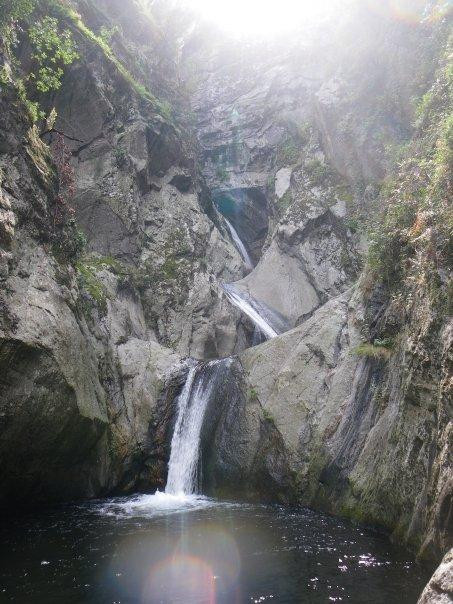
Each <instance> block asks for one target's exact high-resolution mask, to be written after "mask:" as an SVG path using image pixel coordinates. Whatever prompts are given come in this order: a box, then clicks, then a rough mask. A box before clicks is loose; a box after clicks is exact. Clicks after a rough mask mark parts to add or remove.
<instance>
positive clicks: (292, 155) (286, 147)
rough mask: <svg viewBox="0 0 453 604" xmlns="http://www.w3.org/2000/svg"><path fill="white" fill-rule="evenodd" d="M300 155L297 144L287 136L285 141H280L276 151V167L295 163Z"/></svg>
mask: <svg viewBox="0 0 453 604" xmlns="http://www.w3.org/2000/svg"><path fill="white" fill-rule="evenodd" d="M299 156H300V150H299V145H298V144H297V141H296V140H295V138H293V137H288V138H287V139H286V140H285V141H283V142H282V143H280V145H279V146H278V148H277V152H276V159H275V161H276V165H277V167H283V166H288V165H291V164H295V163H296V162H297V161H298V159H299Z"/></svg>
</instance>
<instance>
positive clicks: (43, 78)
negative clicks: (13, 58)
mask: <svg viewBox="0 0 453 604" xmlns="http://www.w3.org/2000/svg"><path fill="white" fill-rule="evenodd" d="M28 36H29V38H30V42H31V45H32V47H33V52H32V58H33V59H34V60H35V61H36V62H37V64H38V70H37V75H35V74H34V73H31V74H30V76H29V77H30V79H34V80H35V85H36V89H37V90H38V91H39V92H49V91H50V90H59V88H60V87H61V80H62V77H63V74H64V67H65V66H67V65H71V63H73V62H74V61H75V60H76V59H78V58H79V55H78V53H77V51H76V47H75V42H74V40H73V38H72V34H71V32H70V31H69V30H68V29H65V30H63V31H59V27H58V21H57V19H55V18H54V17H44V18H43V19H41V20H40V21H38V22H37V23H35V24H34V25H32V26H31V27H30V29H29V30H28Z"/></svg>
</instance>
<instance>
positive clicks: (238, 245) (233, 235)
mask: <svg viewBox="0 0 453 604" xmlns="http://www.w3.org/2000/svg"><path fill="white" fill-rule="evenodd" d="M224 220H225V222H226V225H227V227H228V230H229V231H230V234H231V238H232V239H233V243H234V245H235V246H236V248H237V250H238V251H239V253H240V254H241V256H242V259H243V260H244V264H245V265H246V267H247V268H248V269H250V270H251V269H252V268H253V262H252V259H251V258H250V254H249V253H248V251H247V248H246V247H245V245H244V244H243V243H242V241H241V238H240V237H239V235H238V233H237V231H236V229H235V228H234V226H233V225H232V224H231V222H230V221H229V220H228V218H225V216H224Z"/></svg>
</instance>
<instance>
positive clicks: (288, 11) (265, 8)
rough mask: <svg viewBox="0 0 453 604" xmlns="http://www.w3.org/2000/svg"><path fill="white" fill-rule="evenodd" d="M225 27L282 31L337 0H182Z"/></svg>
mask: <svg viewBox="0 0 453 604" xmlns="http://www.w3.org/2000/svg"><path fill="white" fill-rule="evenodd" d="M183 3H184V4H185V5H186V6H189V7H191V8H193V9H195V10H196V11H197V12H199V13H201V14H202V15H203V17H204V18H205V19H207V20H209V21H212V22H214V23H215V24H216V25H218V26H220V27H221V28H222V29H225V30H228V31H230V32H235V33H239V34H241V33H242V34H243V33H254V34H265V33H269V32H273V33H281V32H285V31H289V30H291V29H294V28H296V27H298V26H299V25H300V24H302V23H303V22H306V21H312V20H314V19H316V18H319V17H320V16H322V15H324V14H326V13H327V12H328V11H329V10H331V9H332V6H333V5H335V4H337V2H336V1H334V0H279V1H278V2H275V0H183Z"/></svg>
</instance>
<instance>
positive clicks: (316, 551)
mask: <svg viewBox="0 0 453 604" xmlns="http://www.w3.org/2000/svg"><path fill="white" fill-rule="evenodd" d="M0 544H1V545H0V553H1V560H0V562H1V566H0V602H20V603H21V604H22V603H24V604H35V603H36V604H51V603H62V604H63V603H64V604H71V603H89V604H94V603H96V604H103V603H109V604H120V603H121V604H170V603H183V604H195V603H196V604H198V603H200V604H205V603H206V604H236V603H237V604H242V603H261V602H272V603H274V602H275V603H276V602H279V603H301V602H304V603H307V604H318V603H321V602H326V603H329V602H353V603H357V604H359V603H360V604H364V603H370V604H380V603H382V604H384V603H385V604H403V603H406V602H407V603H415V602H416V601H417V596H418V595H419V593H420V591H421V590H422V587H423V585H424V583H425V582H426V581H427V579H428V575H429V572H428V571H427V569H423V568H421V567H419V566H418V565H416V564H415V563H414V562H413V561H412V560H411V558H410V556H409V555H408V554H407V553H406V552H404V551H401V550H399V549H398V548H396V547H394V546H392V545H390V544H389V542H388V541H387V540H386V539H385V538H384V537H382V536H380V535H377V534H374V533H372V532H369V531H367V530H365V529H363V528H360V527H357V526H353V525H350V524H349V523H346V522H342V521H339V520H338V519H335V518H331V517H327V516H323V515H321V514H317V513H314V512H311V511H309V510H305V509H302V510H301V509H297V510H288V509H284V508H280V507H272V506H257V505H238V504H225V503H218V502H215V501H213V500H210V499H207V498H204V497H197V496H189V497H184V496H174V495H167V494H164V493H157V494H156V495H141V496H135V497H128V498H117V499H111V500H106V501H98V502H94V503H90V504H83V505H74V506H64V507H59V508H56V509H52V510H48V511H46V512H40V514H39V515H38V516H33V515H29V516H26V517H23V518H20V519H19V518H16V519H9V520H8V521H7V522H4V524H3V525H2V526H1V528H0Z"/></svg>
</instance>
